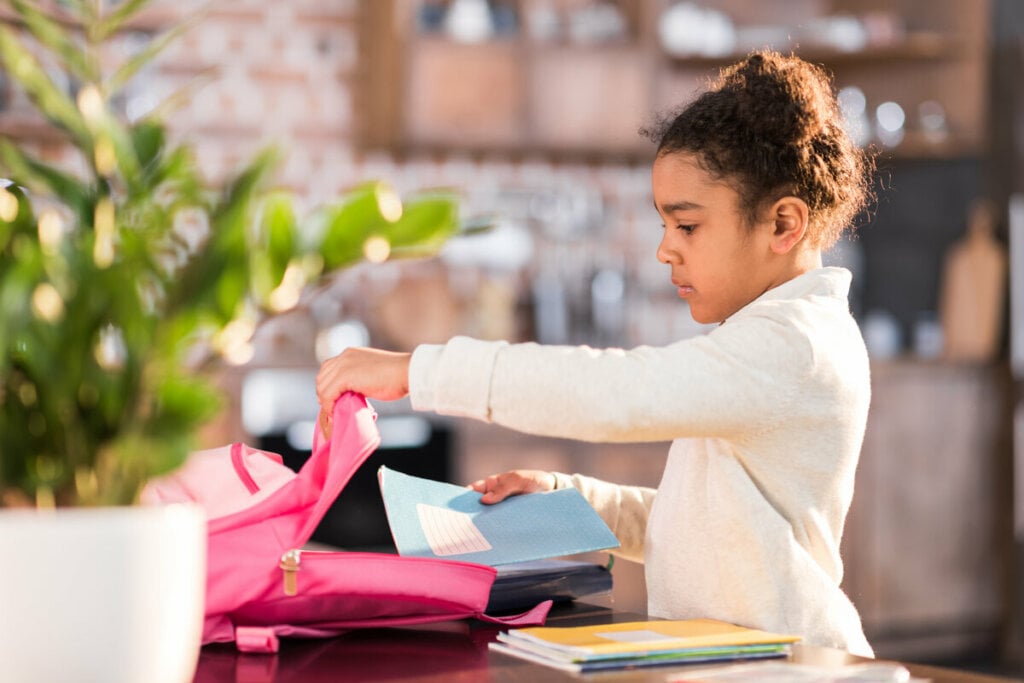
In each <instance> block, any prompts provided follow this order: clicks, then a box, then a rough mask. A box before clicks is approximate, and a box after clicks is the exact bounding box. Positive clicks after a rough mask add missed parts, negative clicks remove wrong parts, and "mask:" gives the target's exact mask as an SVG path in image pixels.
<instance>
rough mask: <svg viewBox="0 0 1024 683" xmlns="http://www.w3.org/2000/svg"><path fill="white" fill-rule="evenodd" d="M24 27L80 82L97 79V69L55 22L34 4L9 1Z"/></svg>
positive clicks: (16, 0) (23, 1) (22, 0)
mask: <svg viewBox="0 0 1024 683" xmlns="http://www.w3.org/2000/svg"><path fill="white" fill-rule="evenodd" d="M11 5H12V6H13V7H14V9H15V10H16V11H17V12H18V15H19V17H20V18H21V20H22V21H23V22H24V23H25V26H26V27H27V28H28V30H29V31H31V33H32V35H33V36H35V38H36V40H38V41H39V42H40V43H41V44H42V45H43V46H45V47H46V48H48V49H49V50H50V51H51V52H52V53H53V54H55V55H57V56H58V57H59V58H60V60H61V61H62V62H63V63H64V65H65V66H66V67H67V68H68V71H70V72H71V74H72V75H73V76H74V77H75V78H77V79H78V80H80V81H89V82H92V81H96V80H98V79H99V67H98V66H97V65H96V63H95V62H94V61H93V60H91V59H90V58H89V55H88V53H87V52H86V51H84V50H83V49H82V48H81V47H80V46H79V45H78V44H76V43H75V41H74V40H73V39H72V38H71V37H70V34H69V33H68V32H67V31H66V30H65V29H64V28H63V27H61V25H60V24H58V23H57V22H56V21H54V20H53V19H51V18H50V17H48V16H47V15H46V14H45V13H43V12H41V11H39V9H38V7H37V6H36V3H34V2H25V0H11Z"/></svg>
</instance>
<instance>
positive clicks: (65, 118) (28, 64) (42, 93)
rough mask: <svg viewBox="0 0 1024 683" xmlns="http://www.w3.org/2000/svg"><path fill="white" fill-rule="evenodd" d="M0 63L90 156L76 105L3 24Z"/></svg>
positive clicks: (86, 132)
mask: <svg viewBox="0 0 1024 683" xmlns="http://www.w3.org/2000/svg"><path fill="white" fill-rule="evenodd" d="M0 61H2V62H3V65H4V67H5V68H6V70H7V73H8V75H10V77H11V78H13V79H14V81H15V82H16V83H18V85H20V86H21V87H22V88H23V89H24V90H25V92H26V93H27V94H28V95H29V97H30V98H31V99H32V101H33V102H35V104H36V106H37V107H39V111H40V112H41V113H42V114H43V115H44V116H45V117H46V118H48V119H49V120H50V121H51V122H53V123H54V124H55V125H57V126H59V127H61V128H63V129H65V130H67V131H68V132H70V133H71V134H72V135H73V136H74V138H75V139H76V141H77V143H78V144H79V145H80V146H81V147H82V148H83V149H85V150H89V151H90V152H91V150H92V137H91V136H90V134H89V129H88V127H87V126H86V125H85V121H84V120H83V118H82V115H81V113H80V112H79V111H78V108H77V107H76V106H75V103H74V102H72V101H71V98H70V97H69V96H68V95H67V93H65V92H64V91H62V90H61V89H60V88H58V87H57V86H56V84H54V82H53V80H52V79H51V78H50V77H49V75H47V73H46V70H45V69H43V67H42V65H41V64H40V63H39V60H38V59H37V58H36V57H35V55H33V54H32V52H31V51H30V50H29V49H28V48H27V47H26V46H25V45H24V43H23V42H22V41H21V39H20V38H19V37H18V35H17V33H15V32H14V30H13V29H11V28H10V27H9V26H6V25H3V24H0Z"/></svg>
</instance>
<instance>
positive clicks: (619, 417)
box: [409, 268, 871, 655]
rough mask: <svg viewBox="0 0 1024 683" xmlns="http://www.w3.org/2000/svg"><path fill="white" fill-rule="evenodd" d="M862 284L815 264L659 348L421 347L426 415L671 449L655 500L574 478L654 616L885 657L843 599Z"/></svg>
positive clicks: (860, 381) (864, 360) (861, 375)
mask: <svg viewBox="0 0 1024 683" xmlns="http://www.w3.org/2000/svg"><path fill="white" fill-rule="evenodd" d="M849 285H850V273H849V272H848V271H846V270H844V269H841V268H822V269H818V270H814V271H812V272H809V273H806V274H804V275H802V276H800V277H797V278H794V279H793V280H790V281H789V282H786V283H784V284H782V285H780V286H778V287H776V288H774V289H772V290H770V291H768V292H766V293H765V294H763V295H762V296H761V297H759V298H758V299H756V300H755V301H753V302H752V303H750V304H748V305H747V306H745V307H744V308H743V309H741V310H740V311H738V312H737V313H736V314H735V315H733V316H732V317H731V318H729V320H727V321H726V322H725V323H723V324H722V325H721V326H719V327H718V328H716V329H715V330H714V331H712V332H711V333H710V334H707V335H705V336H701V337H695V338H691V339H687V340H684V341H680V342H677V343H675V344H671V345H669V346H666V347H661V348H652V347H646V346H641V347H638V348H635V349H631V350H621V349H605V350H595V349H591V348H588V347H583V346H581V347H564V346H541V345H537V344H532V343H530V344H514V345H509V344H506V343H504V342H484V341H478V340H473V339H468V338H465V337H456V338H454V339H452V340H451V341H449V342H448V343H447V344H445V345H443V346H439V345H424V346H420V347H418V348H417V349H416V351H415V352H414V353H413V356H412V363H411V366H410V370H409V389H410V397H411V401H412V405H413V407H414V408H416V409H417V410H434V411H436V412H438V413H442V414H447V415H459V416H466V417H473V418H478V419H481V420H486V421H492V422H495V423H497V424H501V425H504V426H506V427H510V428H512V429H516V430H520V431H523V432H529V433H532V434H541V435H547V436H557V437H565V438H574V439H581V440H587V441H617V442H638V441H667V440H672V446H671V449H670V451H669V455H668V461H667V463H666V466H665V472H664V474H663V476H662V480H661V483H660V485H659V486H658V489H657V492H655V491H653V490H651V489H647V488H641V487H635V486H619V485H615V484H611V483H608V482H603V481H599V480H597V479H593V478H591V477H584V476H581V475H572V476H571V477H570V476H568V475H562V474H559V475H558V476H559V479H560V482H561V484H562V485H573V486H576V487H577V488H579V489H580V490H581V491H582V492H583V494H584V496H586V498H587V499H588V500H589V501H590V503H591V504H592V505H593V506H594V507H595V508H596V509H597V511H598V512H599V513H600V514H601V516H602V518H603V519H604V520H605V521H606V522H607V523H608V525H609V527H610V528H611V529H612V531H614V532H615V534H616V536H617V537H618V538H619V540H620V542H621V543H622V547H621V548H620V550H619V551H618V552H619V554H621V555H622V556H624V557H627V558H630V559H634V560H640V561H643V562H644V563H645V571H646V578H647V592H648V611H649V612H650V614H652V615H654V616H659V617H667V618H673V619H685V618H696V617H709V618H715V619H721V620H724V621H729V622H732V623H736V624H741V625H745V626H751V627H755V628H761V629H766V630H770V631H774V632H781V633H791V634H795V635H800V636H802V637H803V639H804V642H806V643H808V644H812V645H821V646H828V647H838V648H842V649H846V650H849V651H851V652H854V653H857V654H862V655H870V654H871V648H870V646H869V645H868V643H867V640H866V639H865V638H864V634H863V631H862V629H861V624H860V618H859V616H858V614H857V611H856V609H855V608H854V606H853V605H852V603H851V602H850V601H849V599H848V598H847V597H846V595H845V594H844V593H843V592H842V591H841V590H840V588H839V584H840V581H841V580H842V574H843V567H842V560H841V558H840V555H839V544H840V540H841V538H842V532H843V524H844V521H845V519H846V513H847V510H848V509H849V506H850V501H851V498H852V496H853V485H854V472H855V469H856V466H857V459H858V456H859V453H860V448H861V442H862V440H863V437H864V428H865V423H866V421H867V413H868V404H869V400H870V374H869V372H870V371H869V365H868V357H867V352H866V350H865V348H864V342H863V340H862V338H861V335H860V331H859V329H858V327H857V324H856V322H855V321H854V319H853V318H852V316H851V315H850V313H849V307H848V303H847V295H848V292H849Z"/></svg>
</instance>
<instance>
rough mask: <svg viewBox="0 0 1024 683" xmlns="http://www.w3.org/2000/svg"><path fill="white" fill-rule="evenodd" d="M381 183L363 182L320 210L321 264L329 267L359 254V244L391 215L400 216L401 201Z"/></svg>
mask: <svg viewBox="0 0 1024 683" xmlns="http://www.w3.org/2000/svg"><path fill="white" fill-rule="evenodd" d="M396 201H397V196H396V195H394V191H393V190H391V188H390V187H389V186H388V185H386V184H385V183H380V182H373V183H366V184H364V185H361V186H359V187H357V188H356V189H354V190H353V191H351V192H349V193H348V194H347V195H346V196H345V197H343V198H342V200H341V201H340V202H338V203H336V204H334V205H332V206H329V207H327V208H326V209H325V211H324V216H323V218H322V220H323V221H324V223H325V226H324V235H323V238H322V240H321V242H320V245H319V252H320V255H321V256H322V257H323V259H324V267H325V268H326V269H327V270H333V269H335V268H339V267H341V266H346V265H349V264H351V263H356V262H358V261H359V260H360V259H362V258H363V245H364V244H365V243H366V239H367V238H368V237H370V236H371V235H373V234H379V233H380V232H381V231H382V230H383V229H384V226H385V225H386V224H387V223H388V222H389V221H388V218H387V217H385V214H387V215H388V217H391V218H398V217H399V216H400V213H399V211H400V210H401V204H398V206H397V207H395V206H393V204H394V203H395V202H396Z"/></svg>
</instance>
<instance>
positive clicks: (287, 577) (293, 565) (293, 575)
mask: <svg viewBox="0 0 1024 683" xmlns="http://www.w3.org/2000/svg"><path fill="white" fill-rule="evenodd" d="M301 556H302V551H301V550H299V549H298V548H295V549H292V550H289V551H288V552H286V553H285V554H284V555H282V556H281V564H280V565H279V566H280V567H281V570H282V571H284V594H285V595H298V593H299V563H300V562H301V561H302V557H301Z"/></svg>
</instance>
